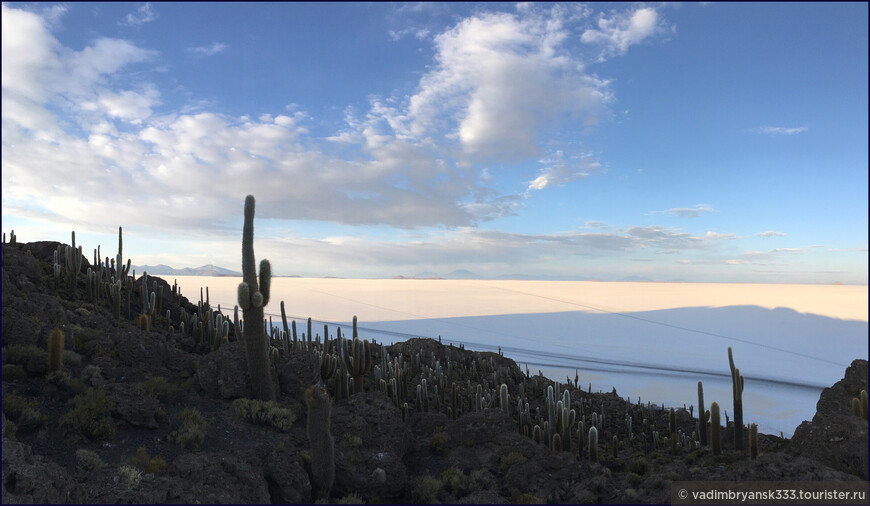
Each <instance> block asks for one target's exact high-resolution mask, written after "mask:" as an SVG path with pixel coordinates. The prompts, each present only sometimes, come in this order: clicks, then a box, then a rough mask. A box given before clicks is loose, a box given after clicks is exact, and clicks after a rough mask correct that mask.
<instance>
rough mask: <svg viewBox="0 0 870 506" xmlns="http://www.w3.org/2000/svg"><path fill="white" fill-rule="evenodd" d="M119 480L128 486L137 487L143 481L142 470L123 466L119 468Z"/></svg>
mask: <svg viewBox="0 0 870 506" xmlns="http://www.w3.org/2000/svg"><path fill="white" fill-rule="evenodd" d="M118 480H119V481H120V482H121V483H123V484H124V485H127V487H128V488H131V489H132V488H135V487H137V486H138V485H139V483H140V482H141V481H142V471H139V470H138V469H136V468H135V467H131V466H121V467H120V468H118Z"/></svg>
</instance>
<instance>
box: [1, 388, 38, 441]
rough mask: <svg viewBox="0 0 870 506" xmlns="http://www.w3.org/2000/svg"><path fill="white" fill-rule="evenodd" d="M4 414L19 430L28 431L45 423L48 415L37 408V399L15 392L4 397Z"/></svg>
mask: <svg viewBox="0 0 870 506" xmlns="http://www.w3.org/2000/svg"><path fill="white" fill-rule="evenodd" d="M3 414H4V415H6V418H7V419H8V420H9V421H12V422H14V423H15V425H16V429H17V430H21V432H28V431H32V430H36V429H39V428H40V427H42V426H43V425H45V420H46V416H45V415H44V414H42V413H40V412H39V410H38V409H36V400H35V399H31V400H28V399H25V398H23V397H19V396H18V395H15V394H8V395H7V396H6V397H4V398H3Z"/></svg>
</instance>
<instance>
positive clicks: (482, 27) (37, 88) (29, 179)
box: [2, 3, 705, 248]
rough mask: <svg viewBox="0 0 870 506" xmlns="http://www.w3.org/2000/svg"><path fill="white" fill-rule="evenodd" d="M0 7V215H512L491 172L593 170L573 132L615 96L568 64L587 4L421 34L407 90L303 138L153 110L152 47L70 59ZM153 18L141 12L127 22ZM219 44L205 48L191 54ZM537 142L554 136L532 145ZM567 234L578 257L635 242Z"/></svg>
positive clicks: (72, 54)
mask: <svg viewBox="0 0 870 506" xmlns="http://www.w3.org/2000/svg"><path fill="white" fill-rule="evenodd" d="M419 8H420V9H428V8H429V7H428V6H425V5H423V6H419ZM2 9H3V34H2V37H3V98H2V100H3V110H2V121H3V150H2V163H3V174H4V179H3V183H4V184H3V190H2V191H3V202H4V213H15V214H16V215H17V216H20V217H32V218H35V219H42V220H46V219H47V220H52V221H55V222H64V223H66V222H68V223H76V224H82V225H83V226H84V225H85V224H89V225H93V226H105V225H107V224H110V222H111V224H114V225H115V226H117V224H118V223H121V224H126V223H130V222H147V223H149V224H151V225H153V226H155V227H168V228H173V229H176V230H189V229H198V230H203V229H205V230H221V228H222V227H225V226H227V224H226V223H225V222H222V221H220V219H216V218H215V217H216V216H226V212H225V210H224V208H225V206H226V202H228V201H241V200H242V199H243V198H244V196H245V195H246V194H248V193H252V194H255V195H257V198H258V202H259V203H261V204H262V208H263V209H266V210H268V211H265V215H266V216H265V217H269V218H275V219H301V220H320V221H328V222H335V223H340V224H346V225H369V224H383V225H387V226H392V227H402V228H415V227H428V226H436V227H440V226H443V227H468V226H476V225H477V224H479V223H480V222H483V221H486V220H490V219H494V218H497V217H500V216H506V215H510V214H513V213H516V212H517V210H518V209H519V208H520V207H521V206H522V205H523V203H522V197H523V196H522V194H521V193H516V194H511V193H508V194H503V193H501V192H500V191H496V190H495V189H494V182H493V181H494V180H496V179H498V174H497V172H498V171H499V170H501V167H502V166H504V164H512V163H519V162H528V161H532V162H533V163H534V162H535V160H537V163H539V164H540V166H539V169H538V173H537V175H536V176H535V179H534V180H532V181H529V182H527V183H526V184H527V191H529V190H533V189H534V190H543V189H545V188H548V187H551V186H555V185H560V184H567V183H570V182H571V181H575V180H578V179H582V178H585V177H589V176H591V175H594V174H596V173H598V172H601V164H600V162H599V161H598V160H597V159H596V158H595V157H594V156H593V155H591V154H589V153H587V152H585V151H582V150H581V147H579V146H580V143H579V142H578V139H577V138H578V137H579V135H580V132H579V130H580V129H581V128H585V127H588V126H591V125H594V124H595V122H597V121H601V120H602V119H606V118H608V117H609V114H610V112H609V107H608V106H609V104H610V102H611V101H612V100H613V95H612V91H611V86H610V83H609V82H608V81H606V80H604V79H601V78H598V77H596V76H595V75H593V74H590V73H588V72H587V71H586V70H585V67H584V65H583V63H582V61H580V60H579V59H578V57H576V56H575V55H574V54H572V48H571V47H570V44H569V42H570V39H571V37H572V30H577V27H576V26H573V25H572V26H569V24H570V23H575V22H576V21H577V20H581V19H585V16H588V10H587V9H586V8H585V7H584V8H582V9H581V8H579V7H578V8H568V7H562V6H556V7H552V8H547V9H544V8H538V7H537V6H530V7H529V8H527V9H525V8H523V9H520V11H523V12H518V13H507V14H506V13H489V12H480V13H477V14H474V15H471V16H469V17H467V18H465V19H463V20H461V21H459V22H456V23H455V24H454V25H453V26H452V28H449V29H447V30H443V31H442V32H441V33H439V34H437V35H435V36H434V37H432V41H433V47H434V50H435V56H434V58H435V59H434V62H433V65H432V66H431V67H430V68H429V69H428V70H427V72H426V73H424V74H423V76H422V77H421V78H420V80H419V83H418V86H417V87H416V88H415V90H414V92H413V93H412V94H411V95H410V96H407V97H377V96H375V97H373V98H372V100H371V102H370V107H369V109H368V110H366V111H361V112H359V113H356V112H354V111H353V110H350V109H349V110H348V113H347V115H346V124H345V125H344V126H343V128H341V129H338V131H336V132H335V133H333V134H332V135H325V136H323V137H319V138H315V137H312V136H311V135H310V134H308V130H307V128H306V122H307V121H308V120H309V118H308V116H307V115H306V114H305V112H304V111H302V110H299V109H298V108H294V109H292V110H287V111H283V110H282V114H264V115H261V116H259V117H257V118H255V119H252V118H251V117H248V116H232V115H227V114H222V113H220V112H219V111H214V110H209V108H208V107H202V106H199V107H196V108H194V110H195V111H196V112H191V109H190V108H183V107H182V108H179V109H177V110H175V111H159V112H157V107H158V106H162V105H163V104H162V95H161V90H160V88H159V87H158V86H157V85H156V84H154V83H151V82H148V79H147V75H148V72H149V71H153V70H154V69H152V68H149V67H148V65H151V62H152V61H154V60H156V58H155V57H156V56H157V52H156V51H153V50H150V49H148V48H144V47H141V46H140V45H138V44H136V43H134V42H131V41H129V40H123V39H117V38H107V37H99V38H96V39H94V40H93V41H91V42H90V43H89V44H88V45H87V46H86V47H84V48H83V49H81V50H73V49H71V48H68V47H64V46H63V45H62V44H61V43H60V42H58V40H57V39H56V38H55V37H54V36H53V35H52V34H51V31H50V29H49V27H48V23H47V21H46V20H45V19H44V18H43V17H40V15H39V14H35V13H30V12H25V11H22V10H19V9H15V8H13V7H9V6H7V5H6V4H3V6H2ZM406 10H408V12H411V11H412V10H413V9H412V8H411V7H408V8H407V9H406ZM59 16H60V13H59V11H58V12H55V16H54V18H58V17H59ZM54 18H53V19H54ZM153 19H156V13H155V12H154V9H153V8H152V7H151V4H147V3H146V4H144V5H142V6H141V7H139V8H137V9H136V11H135V12H133V13H132V14H131V16H130V17H129V19H127V20H126V22H127V24H133V25H135V24H141V23H145V22H148V21H152V20H153ZM605 24H606V23H605ZM433 33H434V32H433ZM417 35H418V36H424V35H423V34H422V33H421V32H418V33H417ZM573 35H576V34H573ZM425 36H427V37H429V35H428V34H426V35H425ZM225 49H226V46H225V45H224V44H223V43H220V42H214V43H212V44H210V45H206V46H201V47H194V48H190V49H189V51H190V52H191V54H195V55H202V56H207V55H210V54H216V53H218V52H220V51H222V50H225ZM134 67H135V68H134ZM143 68H144V69H145V70H144V71H142V69H143ZM133 70H135V71H137V79H136V80H135V85H133V86H130V85H128V84H126V83H129V82H130V81H131V80H130V78H129V72H131V71H133ZM142 76H146V77H145V78H143V77H142ZM163 91H164V92H165V90H163ZM61 115H62V116H61ZM566 121H571V122H572V123H571V126H572V127H574V129H573V130H571V129H567V130H566V129H564V128H563V127H564V125H565V123H566ZM577 125H579V126H577ZM543 134H547V137H548V138H552V139H553V142H554V144H553V145H550V144H548V145H547V146H542V145H541V141H540V139H541V137H542V135H543ZM550 134H555V135H550ZM13 147H14V149H12V148H13ZM71 174H75V177H71ZM107 195H111V198H107ZM37 203H38V204H37ZM145 209H147V219H146V218H143V217H142V216H143V213H145V211H144V210H145ZM668 233H669V232H667V231H665V232H663V234H664V236H667V235H668ZM699 239H700V240H702V241H703V240H705V239H704V238H699ZM560 240H565V239H560ZM573 240H574V241H575V242H576V243H577V244H578V245H586V246H587V247H590V248H592V247H594V245H595V244H601V245H609V247H621V246H620V245H627V244H632V241H641V240H642V238H641V237H639V236H637V235H636V234H635V233H633V232H631V233H622V234H621V235H620V234H617V235H612V234H611V235H608V234H601V235H600V236H598V235H594V234H593V235H587V236H577V237H575V238H574V239H573ZM659 240H660V241H662V242H666V241H665V239H664V238H660V239H659ZM670 240H671V242H674V241H675V239H674V238H671V239H670ZM554 241H555V240H554ZM674 247H678V246H676V245H675V246H674Z"/></svg>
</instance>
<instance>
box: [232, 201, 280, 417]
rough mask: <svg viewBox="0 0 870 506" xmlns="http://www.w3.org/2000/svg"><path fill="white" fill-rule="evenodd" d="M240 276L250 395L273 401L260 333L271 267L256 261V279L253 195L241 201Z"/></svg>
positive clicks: (264, 345) (262, 325)
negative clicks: (242, 211) (257, 263)
mask: <svg viewBox="0 0 870 506" xmlns="http://www.w3.org/2000/svg"><path fill="white" fill-rule="evenodd" d="M242 276H243V279H244V281H242V282H241V283H239V294H238V295H239V307H241V308H242V314H243V317H244V321H245V328H244V331H243V334H244V340H245V355H246V356H247V360H248V373H249V374H250V376H251V387H252V388H253V390H254V396H255V397H256V398H257V399H260V400H262V401H271V400H275V386H274V384H273V383H272V374H271V368H270V366H269V346H268V342H267V341H266V339H264V338H263V334H264V332H265V331H266V330H265V329H266V327H265V325H264V323H263V307H265V306H266V304H268V303H269V292H270V287H271V284H272V267H271V265H270V264H269V261H268V260H265V259H264V260H262V261H261V262H260V276H259V280H258V279H257V271H256V263H255V261H254V196H253V195H248V196H247V197H246V198H245V225H244V228H243V230H242Z"/></svg>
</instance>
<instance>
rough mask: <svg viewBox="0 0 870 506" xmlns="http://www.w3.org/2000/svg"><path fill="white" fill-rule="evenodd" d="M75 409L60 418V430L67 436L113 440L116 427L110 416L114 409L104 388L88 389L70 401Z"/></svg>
mask: <svg viewBox="0 0 870 506" xmlns="http://www.w3.org/2000/svg"><path fill="white" fill-rule="evenodd" d="M68 404H72V405H73V407H72V408H71V409H70V410H69V411H67V412H66V413H65V414H64V415H63V416H62V417H60V422H59V425H60V428H61V430H63V431H64V432H65V433H67V434H73V435H77V436H81V437H86V438H90V439H106V440H108V439H112V438H113V437H114V436H115V427H114V426H113V425H112V420H111V419H110V418H109V414H110V412H111V410H112V408H113V405H112V403H111V402H110V401H109V399H108V398H107V397H106V394H105V392H103V389H102V388H96V389H95V388H87V389H86V390H85V391H84V392H82V393H81V394H79V395H77V396H75V397H74V398H73V399H71V400H70V401H69V403H68Z"/></svg>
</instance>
